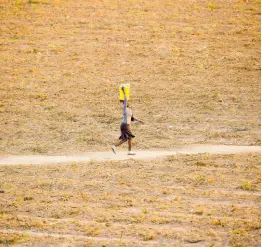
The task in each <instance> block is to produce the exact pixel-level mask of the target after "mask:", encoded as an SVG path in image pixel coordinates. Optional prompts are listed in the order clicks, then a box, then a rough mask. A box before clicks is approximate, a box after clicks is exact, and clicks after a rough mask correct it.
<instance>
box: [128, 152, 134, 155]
mask: <svg viewBox="0 0 262 247" xmlns="http://www.w3.org/2000/svg"><path fill="white" fill-rule="evenodd" d="M127 154H128V155H136V153H135V152H133V151H128V153H127Z"/></svg>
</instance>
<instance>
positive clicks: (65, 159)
mask: <svg viewBox="0 0 262 247" xmlns="http://www.w3.org/2000/svg"><path fill="white" fill-rule="evenodd" d="M260 150H261V147H260V146H228V145H206V144H203V145H202V144H197V145H189V146H185V147H180V148H176V149H172V150H149V151H145V150H137V151H136V155H127V152H126V151H119V152H117V154H114V153H113V152H90V153H83V154H82V155H75V156H71V155H68V156H44V155H41V156H40V155H30V156H8V157H2V158H0V165H16V164H47V163H70V162H81V161H91V160H92V161H106V160H111V161H114V160H127V159H140V160H141V159H142V160H145V159H155V158H159V157H165V156H170V155H176V154H199V153H210V154H235V153H242V152H260Z"/></svg>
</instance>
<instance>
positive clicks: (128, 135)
mask: <svg viewBox="0 0 262 247" xmlns="http://www.w3.org/2000/svg"><path fill="white" fill-rule="evenodd" d="M121 90H122V91H123V93H124V100H120V102H121V103H122V104H123V106H122V111H123V121H122V123H121V125H120V130H121V136H120V137H119V142H118V143H116V144H114V145H113V146H112V151H113V152H114V153H116V148H117V147H118V146H120V145H121V144H123V143H125V142H126V141H128V153H127V154H128V155H135V152H132V139H133V138H134V137H135V136H134V135H133V133H132V132H131V129H130V124H131V121H137V122H139V123H142V124H143V123H144V122H143V121H142V120H139V119H137V118H135V117H134V116H133V111H132V109H131V108H130V107H129V104H128V101H127V97H126V93H125V90H124V87H122V88H121Z"/></svg>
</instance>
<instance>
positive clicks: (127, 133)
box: [119, 123, 135, 141]
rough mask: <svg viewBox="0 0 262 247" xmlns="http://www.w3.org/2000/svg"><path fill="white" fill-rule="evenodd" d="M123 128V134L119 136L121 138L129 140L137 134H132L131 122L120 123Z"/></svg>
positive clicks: (121, 128)
mask: <svg viewBox="0 0 262 247" xmlns="http://www.w3.org/2000/svg"><path fill="white" fill-rule="evenodd" d="M120 130H121V136H120V137H119V140H125V141H126V140H128V139H130V138H134V137H135V136H134V135H133V134H132V132H131V130H130V128H129V124H125V123H121V125H120Z"/></svg>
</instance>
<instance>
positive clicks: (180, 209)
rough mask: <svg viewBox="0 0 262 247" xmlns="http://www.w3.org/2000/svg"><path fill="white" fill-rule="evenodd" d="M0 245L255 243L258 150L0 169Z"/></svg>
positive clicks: (245, 246)
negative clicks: (242, 152)
mask: <svg viewBox="0 0 262 247" xmlns="http://www.w3.org/2000/svg"><path fill="white" fill-rule="evenodd" d="M0 193H1V194H0V195H1V197H0V246H6V245H12V246H35V247H40V246H56V247H58V246H81V247H83V246H86V247H87V246H89V247H91V246H93V247H94V246H96V247H97V246H106V247H108V246H114V247H115V246H128V247H132V246H133V247H139V246H168V247H169V246H181V247H182V246H192V247H197V246H199V247H200V246H201V247H202V246H204V247H211V246H213V247H219V246H221V247H227V246H231V247H259V246H260V155H259V154H238V155H209V154H201V155H177V156H170V157H168V158H166V159H159V160H154V161H135V160H128V161H121V162H120V161H115V162H113V161H111V162H89V163H73V164H70V165H62V164H60V165H52V164H50V165H43V166H39V165H33V166H24V165H23V166H22V165H17V166H1V167H0Z"/></svg>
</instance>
